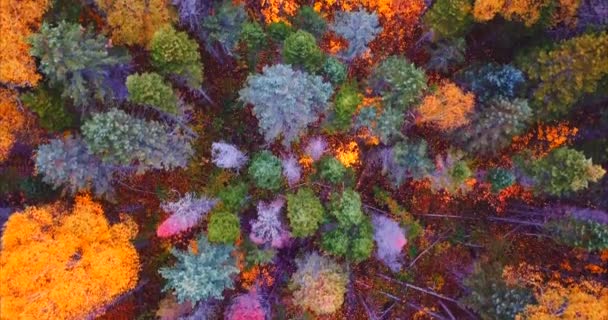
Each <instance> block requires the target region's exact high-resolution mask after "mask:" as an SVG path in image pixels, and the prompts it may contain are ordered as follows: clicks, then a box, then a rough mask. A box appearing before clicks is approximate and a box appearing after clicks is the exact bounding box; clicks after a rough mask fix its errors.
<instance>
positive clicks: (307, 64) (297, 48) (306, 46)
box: [283, 30, 324, 73]
mask: <svg viewBox="0 0 608 320" xmlns="http://www.w3.org/2000/svg"><path fill="white" fill-rule="evenodd" d="M323 60H324V56H323V52H322V51H321V49H320V48H319V46H318V45H317V42H316V40H315V37H314V36H313V35H312V34H310V33H308V32H306V31H303V30H298V31H297V32H295V33H292V34H291V35H289V36H288V37H287V39H285V42H284V43H283V61H284V62H285V63H286V64H290V65H293V66H301V67H302V68H304V70H306V71H308V72H310V73H316V72H317V71H319V69H320V68H321V66H322V65H323Z"/></svg>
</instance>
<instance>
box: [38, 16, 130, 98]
mask: <svg viewBox="0 0 608 320" xmlns="http://www.w3.org/2000/svg"><path fill="white" fill-rule="evenodd" d="M30 43H31V45H32V48H31V51H30V52H31V54H32V55H33V56H35V57H37V58H40V70H41V71H42V73H43V74H44V75H45V76H46V77H47V78H48V80H49V84H50V85H51V87H61V88H63V93H62V97H64V98H66V99H67V98H70V99H72V100H73V101H74V104H75V105H77V106H81V107H83V106H87V105H89V104H91V103H92V102H93V98H95V99H99V100H106V99H108V98H110V97H112V94H113V93H112V89H111V88H108V87H107V86H106V83H105V81H104V80H105V78H104V76H105V72H104V69H105V68H107V67H111V66H113V65H117V64H119V63H123V62H126V61H128V60H129V57H128V55H126V54H115V55H114V54H110V52H108V49H107V47H106V43H107V40H106V38H105V37H104V36H101V35H95V34H94V33H92V32H91V31H85V30H83V29H82V28H81V26H80V25H78V24H75V23H67V22H63V21H62V22H59V23H58V24H57V26H56V27H52V26H51V25H49V24H47V23H43V24H42V27H41V28H40V31H39V33H37V34H34V35H32V37H31V38H30Z"/></svg>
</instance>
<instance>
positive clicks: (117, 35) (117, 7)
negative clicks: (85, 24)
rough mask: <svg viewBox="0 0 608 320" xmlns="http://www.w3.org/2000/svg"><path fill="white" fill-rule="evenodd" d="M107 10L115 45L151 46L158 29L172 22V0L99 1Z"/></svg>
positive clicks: (102, 7)
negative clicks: (151, 40) (170, 4)
mask: <svg viewBox="0 0 608 320" xmlns="http://www.w3.org/2000/svg"><path fill="white" fill-rule="evenodd" d="M96 2H97V4H98V5H99V7H100V8H101V9H102V10H103V11H105V12H106V14H107V19H108V26H109V29H110V31H111V34H112V41H113V42H114V43H115V44H126V45H141V46H147V45H148V43H149V42H150V39H152V36H153V35H154V32H156V30H158V29H160V28H161V27H163V26H164V25H166V24H168V23H171V21H173V19H174V17H173V15H172V14H171V12H170V11H169V3H170V1H169V0H96Z"/></svg>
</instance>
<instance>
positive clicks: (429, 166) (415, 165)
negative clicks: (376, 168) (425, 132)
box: [382, 140, 434, 186]
mask: <svg viewBox="0 0 608 320" xmlns="http://www.w3.org/2000/svg"><path fill="white" fill-rule="evenodd" d="M427 149H428V147H427V143H426V141H424V140H420V141H414V142H407V141H402V142H398V143H396V144H395V145H394V146H393V147H392V148H390V149H387V150H385V151H384V152H383V155H382V162H383V164H382V173H383V174H384V175H388V176H389V178H390V179H391V181H392V182H393V183H394V185H395V186H400V185H401V183H403V181H404V180H405V179H406V178H410V177H411V178H414V179H422V178H424V177H425V176H426V175H428V174H429V172H431V171H432V170H433V168H434V165H433V162H432V161H431V159H429V157H428V155H427Z"/></svg>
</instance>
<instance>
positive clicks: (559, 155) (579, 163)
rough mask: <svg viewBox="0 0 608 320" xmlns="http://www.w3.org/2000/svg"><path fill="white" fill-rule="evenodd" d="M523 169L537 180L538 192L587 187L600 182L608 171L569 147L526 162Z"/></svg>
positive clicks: (554, 192) (549, 192) (557, 192)
mask: <svg viewBox="0 0 608 320" xmlns="http://www.w3.org/2000/svg"><path fill="white" fill-rule="evenodd" d="M524 170H526V171H527V173H528V174H529V175H530V177H531V178H532V179H533V180H534V182H535V187H536V188H537V190H538V191H541V192H545V193H548V194H551V195H562V194H565V193H568V192H572V191H578V190H583V189H586V188H587V187H588V186H589V182H590V181H591V182H597V181H598V180H599V179H600V178H602V177H603V176H604V174H605V173H606V170H604V169H603V168H602V167H601V166H599V165H594V164H593V163H592V162H591V159H587V158H586V157H585V155H584V154H583V153H582V152H580V151H577V150H574V149H569V148H566V147H561V148H558V149H554V150H552V151H551V152H550V153H549V154H548V155H546V156H545V157H543V158H541V159H537V160H533V161H532V162H531V163H528V164H524Z"/></svg>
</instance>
